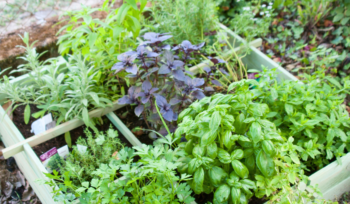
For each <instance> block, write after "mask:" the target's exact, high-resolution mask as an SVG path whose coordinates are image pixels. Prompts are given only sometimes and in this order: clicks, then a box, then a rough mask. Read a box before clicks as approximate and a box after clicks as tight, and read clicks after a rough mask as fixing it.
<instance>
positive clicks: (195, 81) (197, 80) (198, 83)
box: [192, 78, 204, 87]
mask: <svg viewBox="0 0 350 204" xmlns="http://www.w3.org/2000/svg"><path fill="white" fill-rule="evenodd" d="M192 84H193V85H194V86H196V87H198V86H202V85H203V84H204V79H202V78H194V79H192Z"/></svg>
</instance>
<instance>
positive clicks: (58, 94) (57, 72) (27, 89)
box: [0, 34, 118, 126]
mask: <svg viewBox="0 0 350 204" xmlns="http://www.w3.org/2000/svg"><path fill="white" fill-rule="evenodd" d="M23 41H24V42H25V44H26V45H27V47H26V48H25V49H26V55H25V56H24V57H22V59H24V60H25V61H27V63H26V64H24V65H21V66H19V69H17V70H14V71H12V72H11V73H10V74H12V73H14V72H22V73H28V74H29V77H27V79H25V80H22V81H21V83H12V82H11V80H12V79H14V78H13V77H7V76H4V79H3V83H1V84H0V93H2V94H5V95H6V99H7V100H9V101H12V102H13V103H12V104H13V106H14V109H15V108H16V107H18V106H20V105H24V106H26V107H25V110H24V121H25V123H28V122H29V119H30V117H31V111H30V105H35V106H37V107H38V108H39V109H42V110H41V111H39V112H37V113H34V114H33V117H35V118H38V117H42V116H43V115H45V113H50V112H51V113H52V114H53V116H54V119H55V120H56V124H60V123H61V122H63V121H67V120H71V119H74V118H79V119H82V120H83V121H84V122H85V124H86V125H88V126H93V124H94V123H93V122H92V120H91V119H90V118H89V115H88V111H89V110H91V109H95V108H105V107H107V106H110V105H111V104H112V101H111V100H110V99H109V98H115V96H118V93H112V95H109V96H107V94H106V92H107V91H106V90H108V89H110V88H111V86H118V84H117V83H116V82H115V81H112V82H107V83H104V84H98V81H99V76H98V73H99V70H100V68H99V67H95V66H94V65H93V64H92V62H89V61H87V60H86V59H85V58H83V57H82V56H81V55H70V56H69V59H68V61H67V60H66V59H64V58H63V57H57V58H51V59H48V60H46V61H45V62H40V61H39V57H40V56H41V54H38V53H37V52H36V50H35V48H34V47H33V45H34V44H31V45H30V44H29V36H28V34H25V35H24V37H23ZM34 43H35V42H34ZM115 89H117V88H115ZM108 93H109V94H111V92H108Z"/></svg>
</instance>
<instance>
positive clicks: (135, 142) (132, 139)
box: [106, 112, 142, 147]
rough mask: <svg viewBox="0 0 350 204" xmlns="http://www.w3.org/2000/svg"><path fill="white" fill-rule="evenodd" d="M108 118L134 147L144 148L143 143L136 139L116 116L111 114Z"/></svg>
mask: <svg viewBox="0 0 350 204" xmlns="http://www.w3.org/2000/svg"><path fill="white" fill-rule="evenodd" d="M106 116H107V117H108V119H109V120H110V121H111V122H112V123H113V125H114V126H115V127H116V128H117V129H118V130H119V131H120V132H121V133H122V134H123V135H124V137H125V138H126V139H127V140H128V141H129V142H130V143H131V144H132V145H133V146H139V147H141V146H142V143H141V142H140V141H139V140H138V139H137V138H136V137H135V135H134V134H133V133H132V132H131V131H130V130H129V128H128V127H126V126H125V125H124V123H123V122H122V121H121V120H120V119H119V118H118V116H117V115H116V114H114V113H113V112H110V113H108V114H107V115H106Z"/></svg>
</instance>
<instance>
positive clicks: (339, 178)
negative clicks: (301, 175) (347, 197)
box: [309, 153, 350, 200]
mask: <svg viewBox="0 0 350 204" xmlns="http://www.w3.org/2000/svg"><path fill="white" fill-rule="evenodd" d="M341 161H342V162H341V163H342V164H341V165H339V164H338V162H337V161H334V162H332V163H331V164H329V165H327V166H326V167H324V168H322V169H321V170H319V171H317V172H316V173H314V174H312V175H311V176H310V177H309V179H310V181H311V183H310V184H311V185H315V184H318V187H319V188H320V190H321V192H322V193H323V196H322V197H321V198H324V199H327V200H332V199H334V198H339V196H341V195H342V194H343V193H345V192H348V191H349V190H350V182H348V183H347V182H345V181H349V179H350V153H348V154H346V155H345V156H343V157H341Z"/></svg>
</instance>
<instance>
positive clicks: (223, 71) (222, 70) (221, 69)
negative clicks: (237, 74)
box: [219, 68, 230, 76]
mask: <svg viewBox="0 0 350 204" xmlns="http://www.w3.org/2000/svg"><path fill="white" fill-rule="evenodd" d="M219 70H220V71H221V72H222V73H223V74H225V75H226V76H230V74H229V73H227V72H226V71H225V70H224V69H223V68H220V69H219Z"/></svg>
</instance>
